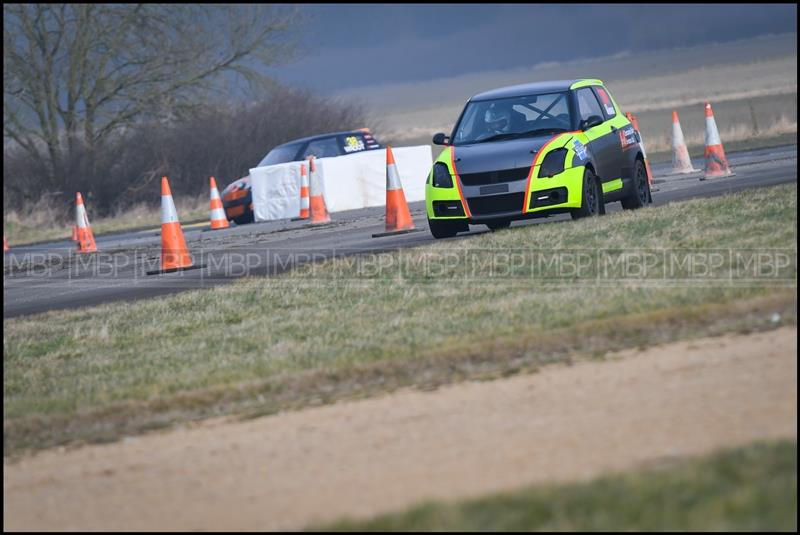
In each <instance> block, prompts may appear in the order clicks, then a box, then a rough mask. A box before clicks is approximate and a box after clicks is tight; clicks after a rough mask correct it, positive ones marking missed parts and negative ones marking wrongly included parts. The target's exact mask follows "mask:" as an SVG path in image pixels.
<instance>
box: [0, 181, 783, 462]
mask: <svg viewBox="0 0 800 535" xmlns="http://www.w3.org/2000/svg"><path fill="white" fill-rule="evenodd" d="M796 191H797V188H796V185H795V184H790V185H784V186H778V187H774V188H762V189H757V190H750V191H747V192H741V193H737V194H733V195H729V196H725V197H718V198H713V199H700V200H693V201H688V202H685V203H678V204H670V205H667V206H664V207H659V208H653V209H647V210H643V211H634V212H624V213H618V214H611V215H608V216H605V217H602V218H600V219H596V220H593V221H580V222H558V223H551V224H542V225H534V226H528V227H519V228H512V229H508V230H506V231H500V232H496V233H489V234H483V235H479V236H473V237H469V238H466V239H455V240H448V241H444V242H437V243H436V244H432V245H429V246H424V247H419V248H415V249H407V250H402V251H397V252H392V253H381V254H376V255H366V256H361V257H350V258H343V259H337V260H333V261H329V262H325V263H322V264H315V265H308V266H305V267H304V268H299V269H297V270H295V271H293V272H290V273H287V274H285V275H283V276H280V277H274V278H251V279H243V280H240V281H237V282H235V283H232V284H229V285H226V286H223V287H218V288H213V289H208V290H201V291H191V292H185V293H181V294H177V295H173V296H169V297H164V298H158V299H150V300H145V301H137V302H133V303H111V304H107V305H101V306H97V307H91V308H84V309H79V310H74V311H58V312H49V313H45V314H40V315H35V316H28V317H20V318H14V319H7V320H4V322H3V331H4V337H3V347H4V358H3V370H4V374H3V382H4V389H3V400H4V404H3V415H4V453H5V455H6V456H8V455H14V454H16V453H20V452H22V451H23V450H26V449H30V448H43V447H49V446H53V445H58V444H69V443H77V442H81V441H106V440H115V439H118V438H120V437H122V436H125V435H128V434H134V433H139V432H142V431H145V430H147V429H152V428H156V427H162V426H166V425H171V424H173V423H176V422H185V421H188V420H194V419H199V418H206V417H210V416H217V415H227V414H240V415H245V416H256V415H260V414H267V413H270V412H274V411H277V410H283V409H287V408H297V407H303V406H308V405H313V404H319V403H327V402H330V401H334V400H337V399H345V398H352V397H359V396H365V395H373V394H376V393H379V392H384V391H387V390H392V389H394V388H399V387H404V386H416V387H423V388H428V387H435V386H436V385H438V384H443V383H447V382H451V381H458V380H463V379H474V378H478V379H480V378H493V377H497V376H501V375H507V374H512V373H517V372H520V371H523V370H528V371H530V370H535V369H536V368H537V367H539V366H541V365H544V364H548V363H551V362H570V361H571V360H572V359H574V358H597V357H600V356H602V355H603V354H604V353H605V352H609V351H616V350H619V349H623V348H629V347H637V346H646V345H649V344H655V343H661V342H667V341H670V340H674V339H677V338H689V337H698V336H708V335H714V334H721V333H724V332H730V331H742V332H747V331H753V330H762V329H770V328H773V327H775V326H778V325H781V324H787V323H789V324H794V323H796V302H797V298H796V222H797V208H796ZM753 248H757V249H758V250H760V251H761V250H767V249H778V250H780V251H784V252H785V253H786V254H787V255H788V256H789V257H790V258H791V259H792V262H791V264H790V265H789V267H788V268H787V269H785V270H784V272H785V273H784V279H783V280H782V281H778V282H780V284H779V285H778V286H777V287H775V285H772V286H769V285H768V286H763V285H759V284H736V283H735V282H736V280H737V279H736V276H735V274H736V272H737V270H738V269H739V268H740V267H741V266H739V267H737V265H734V260H733V256H732V255H730V254H727V255H723V256H722V257H721V259H722V260H723V262H722V263H721V264H720V265H719V266H718V267H717V269H716V270H715V273H714V274H713V277H708V276H705V277H700V278H694V279H691V278H690V279H687V278H686V275H687V274H686V273H684V272H683V271H681V270H683V269H685V268H686V266H685V265H684V266H683V267H682V268H680V269H677V271H673V270H672V269H671V268H672V267H674V266H666V265H665V262H666V260H665V258H666V257H664V256H660V257H659V255H658V254H655V255H653V256H654V259H655V264H654V265H652V266H651V268H652V269H653V270H654V272H653V273H655V274H656V276H653V277H649V278H648V277H645V278H644V279H642V278H641V277H640V276H638V275H634V276H633V277H626V276H620V274H619V273H616V274H615V273H613V272H610V271H609V266H608V265H606V264H602V263H590V265H588V266H586V269H585V270H583V271H582V272H581V273H575V272H570V273H566V274H565V273H563V272H561V271H558V270H559V269H560V267H563V266H562V265H560V264H559V265H555V267H554V265H552V264H550V265H549V267H547V266H545V268H543V271H541V272H540V271H539V270H538V268H537V266H538V261H539V260H541V258H542V256H543V255H544V254H545V253H547V252H548V251H549V252H550V253H549V256H548V257H547V258H546V259H552V258H554V256H553V255H556V256H555V257H557V256H558V255H568V256H569V255H572V258H573V260H572V261H573V263H574V262H575V257H576V255H579V254H587V255H588V256H589V257H591V258H594V259H597V258H598V256H597V255H598V252H602V251H606V252H614V251H616V252H617V253H619V252H624V253H630V252H633V251H637V250H638V251H641V252H645V253H646V252H648V251H650V252H653V251H655V252H656V253H658V252H659V251H662V252H663V251H688V252H689V253H691V254H705V255H708V254H713V253H714V252H715V251H717V252H719V251H728V252H730V251H740V250H741V251H747V250H749V249H753ZM709 251H710V252H709ZM512 253H513V254H512ZM615 258H618V256H616V257H615ZM659 258H660V259H661V260H659ZM659 262H660V264H659ZM601 264H602V265H601ZM559 266H560V267H559ZM567 267H569V266H567ZM667 267H670V273H669V275H670V276H669V277H667V278H661V277H659V276H657V274H658V273H661V272H663V270H664V269H666V268H667ZM533 268H537V269H533ZM553 269H555V270H556V271H555V272H554V271H552V270H553ZM612 271H613V270H612ZM623 275H624V274H623ZM773 282H774V281H773ZM776 318H777V319H776Z"/></svg>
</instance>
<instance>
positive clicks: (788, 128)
mask: <svg viewBox="0 0 800 535" xmlns="http://www.w3.org/2000/svg"><path fill="white" fill-rule="evenodd" d="M784 134H797V117H796V116H795V117H789V116H787V115H781V116H780V117H779V118H778V120H777V121H774V122H770V123H769V124H768V125H767V126H766V127H765V128H760V129H759V130H757V131H756V130H755V129H754V128H753V123H752V122H746V123H736V124H734V125H732V126H729V127H727V128H725V129H723V130H720V132H719V136H720V139H721V140H722V141H723V142H724V143H728V142H733V141H745V140H749V139H752V138H753V137H756V136H760V137H763V138H774V137H778V136H782V135H784ZM684 140H685V141H686V146H687V147H702V146H704V145H705V132H704V131H702V130H693V131H691V132H690V133H689V134H688V135H687V133H686V132H684ZM646 147H647V151H648V153H650V152H667V151H671V150H672V134H671V133H663V134H661V135H659V136H655V137H651V138H648V139H647V140H646Z"/></svg>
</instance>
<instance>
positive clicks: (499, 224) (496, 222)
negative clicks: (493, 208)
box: [486, 219, 511, 231]
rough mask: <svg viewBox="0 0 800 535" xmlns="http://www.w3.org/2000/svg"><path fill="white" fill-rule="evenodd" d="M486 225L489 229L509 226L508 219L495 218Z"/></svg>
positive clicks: (509, 221)
mask: <svg viewBox="0 0 800 535" xmlns="http://www.w3.org/2000/svg"><path fill="white" fill-rule="evenodd" d="M486 226H487V227H489V230H492V231H494V230H500V229H504V228H508V227H510V226H511V220H510V219H496V220H494V221H489V222H487V223H486Z"/></svg>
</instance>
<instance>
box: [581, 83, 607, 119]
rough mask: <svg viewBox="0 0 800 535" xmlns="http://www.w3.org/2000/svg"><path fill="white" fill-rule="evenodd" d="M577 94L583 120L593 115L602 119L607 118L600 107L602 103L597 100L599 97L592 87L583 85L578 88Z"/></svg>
mask: <svg viewBox="0 0 800 535" xmlns="http://www.w3.org/2000/svg"><path fill="white" fill-rule="evenodd" d="M576 96H577V98H578V113H579V114H580V116H581V119H580V120H581V121H585V120H586V119H588V118H589V117H591V116H592V115H596V116H597V117H600V119H602V120H605V116H604V115H603V110H602V109H600V103H599V102H597V98H596V97H595V96H594V92H593V91H592V88H591V87H582V88H581V89H578V91H577V92H576Z"/></svg>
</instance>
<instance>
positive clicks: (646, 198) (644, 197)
mask: <svg viewBox="0 0 800 535" xmlns="http://www.w3.org/2000/svg"><path fill="white" fill-rule="evenodd" d="M634 171H635V172H634V175H633V191H632V192H631V193H630V195H628V196H627V197H625V198H624V199H622V200H621V201H620V202H621V204H622V207H623V208H624V209H626V210H633V209H636V208H641V207H642V206H646V205H647V203H649V202H650V184H649V182H648V181H647V170H646V169H645V167H644V163H642V160H636V168H635V170H634Z"/></svg>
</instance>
